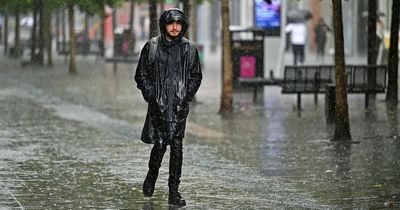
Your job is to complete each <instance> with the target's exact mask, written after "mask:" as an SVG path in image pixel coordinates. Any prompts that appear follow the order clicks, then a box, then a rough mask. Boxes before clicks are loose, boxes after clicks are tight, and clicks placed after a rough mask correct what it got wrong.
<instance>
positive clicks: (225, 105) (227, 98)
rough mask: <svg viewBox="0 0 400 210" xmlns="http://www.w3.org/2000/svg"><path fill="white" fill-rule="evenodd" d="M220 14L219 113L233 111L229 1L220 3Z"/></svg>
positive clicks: (225, 0)
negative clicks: (220, 88)
mask: <svg viewBox="0 0 400 210" xmlns="http://www.w3.org/2000/svg"><path fill="white" fill-rule="evenodd" d="M221 14H222V59H223V60H222V69H223V71H222V75H223V76H222V78H223V79H222V95H221V107H220V113H222V114H223V113H231V112H232V111H233V104H232V103H233V99H232V49H231V37H230V32H229V0H222V1H221Z"/></svg>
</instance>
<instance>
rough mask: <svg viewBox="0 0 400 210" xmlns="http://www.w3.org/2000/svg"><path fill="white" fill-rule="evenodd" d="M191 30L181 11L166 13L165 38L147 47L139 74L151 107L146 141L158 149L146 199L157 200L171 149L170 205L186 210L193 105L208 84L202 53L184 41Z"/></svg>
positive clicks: (161, 24) (152, 159)
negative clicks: (184, 179)
mask: <svg viewBox="0 0 400 210" xmlns="http://www.w3.org/2000/svg"><path fill="white" fill-rule="evenodd" d="M188 25H189V24H188V20H187V19H186V17H185V15H184V13H183V12H182V11H181V10H179V9H176V8H173V9H168V10H165V11H164V12H163V13H162V14H161V17H160V19H159V27H160V33H161V34H160V35H159V36H158V37H154V38H152V39H151V40H150V41H148V42H147V43H146V44H145V45H144V47H143V49H142V52H141V54H140V58H139V62H138V66H137V69H136V74H135V81H136V83H137V87H138V88H139V89H140V90H141V91H142V95H143V98H144V99H145V101H146V102H147V103H148V111H147V116H146V121H145V124H144V128H143V131H142V136H141V140H142V141H143V142H145V143H148V144H154V146H153V148H152V150H151V154H150V161H149V171H148V173H147V176H146V179H145V181H144V183H143V194H144V196H145V197H151V196H152V195H153V193H154V186H155V182H156V180H157V176H158V171H159V168H160V166H161V162H162V159H163V156H164V153H165V151H166V148H167V145H169V146H170V152H171V153H170V161H169V179H168V187H169V197H168V203H169V204H172V205H176V206H179V207H181V206H185V205H186V202H185V200H183V199H182V196H181V195H180V193H179V192H178V186H179V183H180V177H181V170H182V155H183V152H182V140H183V138H184V133H185V125H186V117H187V115H188V113H189V104H188V103H189V101H190V100H191V99H192V98H193V96H194V95H195V93H196V92H197V90H198V89H199V87H200V83H201V79H202V73H201V68H200V62H199V55H198V51H197V48H196V46H195V44H194V43H193V42H191V41H189V40H187V39H185V38H184V37H183V36H184V34H185V32H186V31H187V29H188Z"/></svg>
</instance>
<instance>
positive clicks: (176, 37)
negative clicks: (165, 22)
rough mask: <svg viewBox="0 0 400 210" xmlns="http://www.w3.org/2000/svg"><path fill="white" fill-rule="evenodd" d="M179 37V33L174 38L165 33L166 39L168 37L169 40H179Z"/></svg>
mask: <svg viewBox="0 0 400 210" xmlns="http://www.w3.org/2000/svg"><path fill="white" fill-rule="evenodd" d="M179 35H180V33H179V34H178V35H176V36H171V35H170V34H169V33H167V37H168V38H169V39H171V40H175V39H178V38H179Z"/></svg>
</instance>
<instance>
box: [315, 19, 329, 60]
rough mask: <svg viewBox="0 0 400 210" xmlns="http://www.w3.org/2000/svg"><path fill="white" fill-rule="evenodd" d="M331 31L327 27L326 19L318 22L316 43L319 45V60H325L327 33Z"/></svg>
mask: <svg viewBox="0 0 400 210" xmlns="http://www.w3.org/2000/svg"><path fill="white" fill-rule="evenodd" d="M330 31H331V29H330V28H329V26H328V25H326V23H325V21H324V18H322V17H321V18H320V19H319V20H318V23H317V25H316V26H315V28H314V32H315V43H316V44H317V60H319V59H322V60H324V56H325V44H326V33H327V32H330Z"/></svg>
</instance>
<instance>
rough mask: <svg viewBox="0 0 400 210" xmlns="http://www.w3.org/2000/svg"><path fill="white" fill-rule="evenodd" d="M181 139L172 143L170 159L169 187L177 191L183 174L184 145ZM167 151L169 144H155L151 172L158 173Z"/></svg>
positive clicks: (150, 166) (151, 159)
mask: <svg viewBox="0 0 400 210" xmlns="http://www.w3.org/2000/svg"><path fill="white" fill-rule="evenodd" d="M182 141H183V140H182V139H181V138H176V139H173V140H171V141H170V150H171V153H170V159H169V179H168V185H169V186H170V190H171V187H172V188H174V189H175V187H176V190H177V187H178V185H179V182H180V181H179V179H180V177H181V174H182V159H183V144H182ZM166 150H167V144H165V143H161V142H155V143H154V146H153V149H152V150H151V154H150V161H149V170H150V171H151V172H154V173H157V174H158V170H159V169H160V167H161V162H162V159H163V157H164V154H165V151H166Z"/></svg>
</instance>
